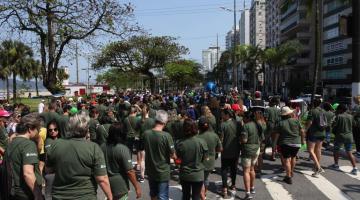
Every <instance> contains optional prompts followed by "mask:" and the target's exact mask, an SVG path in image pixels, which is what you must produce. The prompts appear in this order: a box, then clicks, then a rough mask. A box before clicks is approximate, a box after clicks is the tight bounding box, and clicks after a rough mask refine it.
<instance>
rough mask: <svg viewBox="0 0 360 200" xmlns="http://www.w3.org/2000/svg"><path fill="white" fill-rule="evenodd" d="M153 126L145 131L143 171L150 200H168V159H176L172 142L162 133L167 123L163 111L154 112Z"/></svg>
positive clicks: (169, 137) (166, 134) (166, 115)
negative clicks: (144, 170)
mask: <svg viewBox="0 0 360 200" xmlns="http://www.w3.org/2000/svg"><path fill="white" fill-rule="evenodd" d="M155 121H156V122H155V126H154V128H153V129H150V130H147V131H145V133H144V134H143V141H144V147H145V153H146V156H145V169H146V173H147V175H148V179H149V188H150V196H151V199H152V200H155V199H159V200H167V199H169V180H170V158H173V159H176V155H175V149H174V142H173V139H172V137H171V135H170V134H169V133H168V132H165V131H163V129H164V127H165V126H166V123H167V121H168V114H167V112H166V111H164V110H159V111H157V112H156V117H155Z"/></svg>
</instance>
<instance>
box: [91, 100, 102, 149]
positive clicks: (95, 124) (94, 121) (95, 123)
mask: <svg viewBox="0 0 360 200" xmlns="http://www.w3.org/2000/svg"><path fill="white" fill-rule="evenodd" d="M99 115H100V114H99V111H98V109H97V108H96V107H93V108H91V109H90V113H89V116H90V122H89V137H90V140H91V141H92V142H96V139H97V138H96V130H97V129H98V128H99V126H100V122H99V120H98V118H99Z"/></svg>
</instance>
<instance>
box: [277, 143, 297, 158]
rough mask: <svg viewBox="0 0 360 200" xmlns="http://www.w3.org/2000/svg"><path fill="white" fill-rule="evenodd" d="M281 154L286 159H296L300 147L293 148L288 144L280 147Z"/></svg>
mask: <svg viewBox="0 0 360 200" xmlns="http://www.w3.org/2000/svg"><path fill="white" fill-rule="evenodd" d="M280 148H281V154H282V156H283V157H284V158H294V157H296V155H297V153H298V151H299V149H300V147H292V146H289V145H286V144H283V145H281V146H280Z"/></svg>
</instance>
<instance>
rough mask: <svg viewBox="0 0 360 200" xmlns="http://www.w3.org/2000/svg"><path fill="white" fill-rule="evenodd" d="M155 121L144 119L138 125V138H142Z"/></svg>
mask: <svg viewBox="0 0 360 200" xmlns="http://www.w3.org/2000/svg"><path fill="white" fill-rule="evenodd" d="M154 126H155V120H154V119H153V118H146V119H145V120H144V121H141V123H140V138H143V136H144V133H145V131H147V130H150V129H152V128H154Z"/></svg>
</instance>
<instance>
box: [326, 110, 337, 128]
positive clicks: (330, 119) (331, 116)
mask: <svg viewBox="0 0 360 200" xmlns="http://www.w3.org/2000/svg"><path fill="white" fill-rule="evenodd" d="M324 115H325V117H326V120H327V124H328V126H327V127H326V131H329V132H330V131H331V125H332V123H333V122H334V119H335V113H333V112H332V111H325V113H324Z"/></svg>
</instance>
